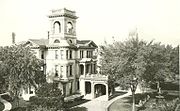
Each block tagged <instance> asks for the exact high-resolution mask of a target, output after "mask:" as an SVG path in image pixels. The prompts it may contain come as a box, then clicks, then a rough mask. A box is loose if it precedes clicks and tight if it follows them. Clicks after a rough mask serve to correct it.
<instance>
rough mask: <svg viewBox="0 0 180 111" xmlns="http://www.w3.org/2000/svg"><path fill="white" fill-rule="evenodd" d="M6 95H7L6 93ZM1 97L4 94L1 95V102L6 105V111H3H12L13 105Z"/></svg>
mask: <svg viewBox="0 0 180 111" xmlns="http://www.w3.org/2000/svg"><path fill="white" fill-rule="evenodd" d="M4 94H5V93H4ZM1 95H3V94H0V102H1V103H3V104H4V106H5V107H4V110H3V111H9V110H11V108H12V105H11V103H10V102H8V101H6V100H5V99H3V98H1Z"/></svg>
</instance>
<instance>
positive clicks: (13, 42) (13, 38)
mask: <svg viewBox="0 0 180 111" xmlns="http://www.w3.org/2000/svg"><path fill="white" fill-rule="evenodd" d="M15 36H16V34H15V33H14V32H12V44H15Z"/></svg>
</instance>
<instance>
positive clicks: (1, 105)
mask: <svg viewBox="0 0 180 111" xmlns="http://www.w3.org/2000/svg"><path fill="white" fill-rule="evenodd" d="M3 109H4V104H3V103H1V102H0V111H3Z"/></svg>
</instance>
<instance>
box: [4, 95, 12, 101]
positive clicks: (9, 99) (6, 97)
mask: <svg viewBox="0 0 180 111" xmlns="http://www.w3.org/2000/svg"><path fill="white" fill-rule="evenodd" d="M1 98H3V99H5V100H6V101H8V102H12V101H13V99H12V98H11V97H10V96H9V95H8V94H5V95H2V96H1Z"/></svg>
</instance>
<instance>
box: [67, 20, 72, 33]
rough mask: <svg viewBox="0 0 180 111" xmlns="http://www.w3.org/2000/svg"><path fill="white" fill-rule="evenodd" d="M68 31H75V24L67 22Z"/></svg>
mask: <svg viewBox="0 0 180 111" xmlns="http://www.w3.org/2000/svg"><path fill="white" fill-rule="evenodd" d="M67 32H68V33H72V32H73V25H72V23H71V22H68V23H67Z"/></svg>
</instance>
